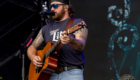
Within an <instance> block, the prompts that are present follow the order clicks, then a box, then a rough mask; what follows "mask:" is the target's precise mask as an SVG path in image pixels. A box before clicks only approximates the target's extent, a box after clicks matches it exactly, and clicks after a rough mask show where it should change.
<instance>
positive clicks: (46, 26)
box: [42, 22, 54, 29]
mask: <svg viewBox="0 0 140 80" xmlns="http://www.w3.org/2000/svg"><path fill="white" fill-rule="evenodd" d="M53 24H54V22H52V23H49V24H46V25H44V26H43V27H42V29H43V28H48V27H51V26H52V25H53Z"/></svg>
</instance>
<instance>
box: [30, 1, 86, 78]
mask: <svg viewBox="0 0 140 80" xmlns="http://www.w3.org/2000/svg"><path fill="white" fill-rule="evenodd" d="M50 8H51V11H53V12H54V13H55V15H53V16H52V18H53V19H54V20H55V22H53V23H51V24H48V25H45V26H44V27H42V29H41V30H40V32H39V33H38V35H37V37H36V39H35V40H34V41H33V43H32V44H31V46H30V47H29V48H28V50H27V54H28V57H29V59H30V60H31V61H32V62H33V64H34V65H35V66H37V67H42V64H43V63H41V58H40V57H39V56H37V55H36V52H37V49H38V48H39V47H40V46H41V44H42V43H43V42H45V43H48V42H53V43H55V42H56V41H57V40H58V39H59V38H60V40H61V43H62V44H63V45H62V47H61V49H60V54H59V58H58V66H57V68H59V67H60V66H61V67H63V69H64V71H63V72H61V73H59V74H58V73H56V72H54V73H53V74H52V75H51V78H50V80H83V68H84V54H83V52H84V51H83V49H84V47H85V44H86V39H87V35H88V30H87V28H83V29H81V30H79V31H77V32H75V33H72V34H70V35H66V31H64V29H65V27H66V25H67V23H68V21H69V20H70V17H71V16H72V15H73V14H72V12H73V10H72V8H71V6H70V4H69V0H51V5H50ZM81 21H83V20H82V19H75V20H74V22H73V24H72V26H74V25H76V24H77V23H79V22H81ZM83 24H85V23H84V21H83ZM85 25H86V24H85ZM58 70H59V69H58Z"/></svg>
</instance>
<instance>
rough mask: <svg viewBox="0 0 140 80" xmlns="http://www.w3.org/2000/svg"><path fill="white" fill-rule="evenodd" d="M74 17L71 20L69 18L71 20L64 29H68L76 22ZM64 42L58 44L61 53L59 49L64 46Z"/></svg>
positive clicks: (57, 49)
mask: <svg viewBox="0 0 140 80" xmlns="http://www.w3.org/2000/svg"><path fill="white" fill-rule="evenodd" d="M74 20H75V19H74V18H71V19H70V20H69V22H68V23H67V25H66V27H65V29H64V31H67V30H68V29H69V28H70V27H71V26H72V23H73V22H74ZM62 45H63V44H62V43H60V44H59V45H58V47H57V48H56V51H57V52H58V53H59V50H60V49H61V47H62Z"/></svg>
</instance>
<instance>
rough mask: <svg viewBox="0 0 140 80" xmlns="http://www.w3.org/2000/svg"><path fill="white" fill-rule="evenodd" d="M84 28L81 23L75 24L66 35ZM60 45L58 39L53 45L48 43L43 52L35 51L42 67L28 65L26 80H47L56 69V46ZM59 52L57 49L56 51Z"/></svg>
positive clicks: (57, 55)
mask: <svg viewBox="0 0 140 80" xmlns="http://www.w3.org/2000/svg"><path fill="white" fill-rule="evenodd" d="M83 26H85V25H84V24H83V22H82V21H81V22H80V23H78V24H76V25H75V26H73V27H71V28H70V29H68V30H67V35H68V34H70V33H73V32H75V31H77V30H79V29H81V28H83ZM60 43H61V40H60V39H59V40H58V41H57V42H56V43H55V44H52V43H51V42H48V43H47V44H46V46H45V47H44V49H43V50H39V51H37V53H36V54H37V56H40V57H41V59H42V63H44V64H43V67H36V66H35V65H34V64H33V62H31V63H30V67H29V76H28V80H49V79H50V76H51V74H52V73H53V72H55V70H56V68H57V61H58V57H59V54H58V51H56V48H58V45H59V44H60ZM58 50H59V49H58Z"/></svg>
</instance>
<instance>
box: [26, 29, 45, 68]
mask: <svg viewBox="0 0 140 80" xmlns="http://www.w3.org/2000/svg"><path fill="white" fill-rule="evenodd" d="M43 42H44V39H43V36H42V29H41V30H40V31H39V33H38V35H37V37H36V38H35V40H34V41H33V43H32V44H31V46H29V48H28V50H27V55H28V57H29V59H30V60H31V61H32V62H33V64H34V65H35V66H38V67H41V66H42V65H41V64H42V63H41V62H40V61H41V58H40V57H39V56H37V55H36V52H37V49H38V48H39V47H40V46H41V45H42V44H43Z"/></svg>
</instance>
